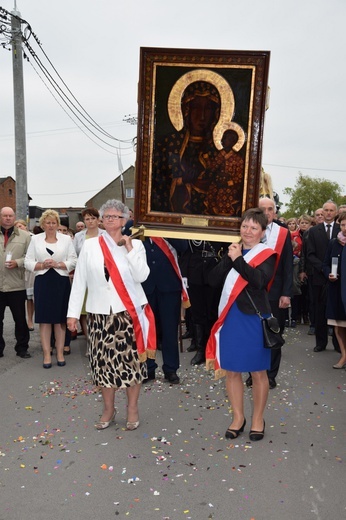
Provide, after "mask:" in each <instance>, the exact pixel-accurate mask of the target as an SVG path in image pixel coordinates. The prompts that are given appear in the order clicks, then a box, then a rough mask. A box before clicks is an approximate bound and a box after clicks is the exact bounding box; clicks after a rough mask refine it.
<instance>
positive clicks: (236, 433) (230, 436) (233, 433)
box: [225, 417, 246, 439]
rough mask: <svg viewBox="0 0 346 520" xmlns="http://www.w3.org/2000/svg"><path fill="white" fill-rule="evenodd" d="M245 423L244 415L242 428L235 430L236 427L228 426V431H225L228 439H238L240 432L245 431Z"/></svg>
mask: <svg viewBox="0 0 346 520" xmlns="http://www.w3.org/2000/svg"><path fill="white" fill-rule="evenodd" d="M245 424H246V419H245V417H244V422H243V424H242V426H241V428H239V430H235V429H234V428H227V430H226V433H225V437H226V439H236V438H237V437H238V436H239V434H240V433H243V431H244V428H245Z"/></svg>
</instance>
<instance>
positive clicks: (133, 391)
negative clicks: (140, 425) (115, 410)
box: [126, 384, 142, 422]
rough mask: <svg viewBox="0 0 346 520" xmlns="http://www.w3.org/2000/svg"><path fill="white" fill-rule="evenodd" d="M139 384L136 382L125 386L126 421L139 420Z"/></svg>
mask: <svg viewBox="0 0 346 520" xmlns="http://www.w3.org/2000/svg"><path fill="white" fill-rule="evenodd" d="M141 386H142V385H141V384H137V385H133V386H129V387H128V388H126V395H127V421H128V422H136V421H138V420H139V413H138V398H139V393H140V391H141Z"/></svg>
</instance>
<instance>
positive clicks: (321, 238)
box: [306, 222, 340, 285]
mask: <svg viewBox="0 0 346 520" xmlns="http://www.w3.org/2000/svg"><path fill="white" fill-rule="evenodd" d="M339 231H340V226H339V224H336V223H335V224H334V226H333V230H332V236H331V238H336V236H337V234H338V232H339ZM328 244H329V239H328V237H327V233H326V228H325V225H324V223H323V222H322V224H317V226H314V227H312V228H310V229H309V235H308V238H307V247H306V249H307V257H308V262H309V263H310V265H311V266H312V284H313V285H325V284H326V283H327V280H326V277H325V276H324V274H323V261H324V257H325V254H326V251H327V248H328Z"/></svg>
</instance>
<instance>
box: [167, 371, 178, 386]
mask: <svg viewBox="0 0 346 520" xmlns="http://www.w3.org/2000/svg"><path fill="white" fill-rule="evenodd" d="M165 379H166V381H168V382H169V383H171V384H172V385H178V384H179V383H180V379H179V377H178V376H177V374H176V373H175V372H168V373H167V374H165Z"/></svg>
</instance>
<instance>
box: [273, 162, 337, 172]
mask: <svg viewBox="0 0 346 520" xmlns="http://www.w3.org/2000/svg"><path fill="white" fill-rule="evenodd" d="M264 164H265V165H266V166H276V167H277V168H290V169H292V170H313V171H320V172H334V173H346V170H333V169H331V168H309V167H306V166H288V165H285V164H271V163H264Z"/></svg>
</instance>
